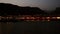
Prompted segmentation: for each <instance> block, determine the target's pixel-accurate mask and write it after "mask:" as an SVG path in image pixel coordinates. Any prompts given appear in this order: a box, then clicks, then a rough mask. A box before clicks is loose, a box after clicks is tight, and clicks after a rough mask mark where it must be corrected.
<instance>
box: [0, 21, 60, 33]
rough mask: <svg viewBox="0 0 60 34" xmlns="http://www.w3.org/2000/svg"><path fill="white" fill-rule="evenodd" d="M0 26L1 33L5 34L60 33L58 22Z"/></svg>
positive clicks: (20, 23)
mask: <svg viewBox="0 0 60 34" xmlns="http://www.w3.org/2000/svg"><path fill="white" fill-rule="evenodd" d="M1 26H2V27H1V28H2V30H1V31H2V32H4V33H7V34H51V33H52V34H54V33H58V32H60V31H59V29H60V21H50V22H47V21H45V22H42V21H35V22H25V21H21V22H15V23H13V22H11V23H8V24H6V23H4V24H3V25H1ZM4 33H3V34H4Z"/></svg>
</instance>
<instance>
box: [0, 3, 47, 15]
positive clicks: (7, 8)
mask: <svg viewBox="0 0 60 34" xmlns="http://www.w3.org/2000/svg"><path fill="white" fill-rule="evenodd" d="M18 14H20V15H36V14H46V12H44V11H43V10H41V9H40V8H38V7H21V6H17V5H13V4H8V3H0V15H18Z"/></svg>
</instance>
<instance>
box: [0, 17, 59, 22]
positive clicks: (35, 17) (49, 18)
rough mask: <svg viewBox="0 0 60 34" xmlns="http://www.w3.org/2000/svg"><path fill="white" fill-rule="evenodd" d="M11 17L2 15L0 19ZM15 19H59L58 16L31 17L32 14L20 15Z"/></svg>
mask: <svg viewBox="0 0 60 34" xmlns="http://www.w3.org/2000/svg"><path fill="white" fill-rule="evenodd" d="M2 18H3V19H13V17H12V16H9V17H8V16H7V17H2V16H0V20H1V19H2ZM15 19H17V20H21V19H22V20H43V21H44V20H48V21H50V19H60V17H32V16H20V17H15Z"/></svg>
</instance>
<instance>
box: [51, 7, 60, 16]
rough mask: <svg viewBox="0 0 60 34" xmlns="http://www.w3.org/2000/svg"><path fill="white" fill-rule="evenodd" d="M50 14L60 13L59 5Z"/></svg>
mask: <svg viewBox="0 0 60 34" xmlns="http://www.w3.org/2000/svg"><path fill="white" fill-rule="evenodd" d="M51 14H52V15H56V16H57V15H60V7H57V8H56V10H55V11H53V12H52V13H51Z"/></svg>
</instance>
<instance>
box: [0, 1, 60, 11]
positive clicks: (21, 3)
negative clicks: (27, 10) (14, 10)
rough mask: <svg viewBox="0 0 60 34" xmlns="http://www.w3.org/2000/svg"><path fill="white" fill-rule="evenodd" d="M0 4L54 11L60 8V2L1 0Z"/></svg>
mask: <svg viewBox="0 0 60 34" xmlns="http://www.w3.org/2000/svg"><path fill="white" fill-rule="evenodd" d="M0 3H11V4H16V5H19V6H31V7H39V8H41V9H43V10H54V9H55V8H56V7H60V0H0Z"/></svg>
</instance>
